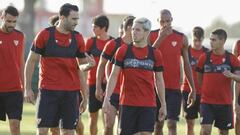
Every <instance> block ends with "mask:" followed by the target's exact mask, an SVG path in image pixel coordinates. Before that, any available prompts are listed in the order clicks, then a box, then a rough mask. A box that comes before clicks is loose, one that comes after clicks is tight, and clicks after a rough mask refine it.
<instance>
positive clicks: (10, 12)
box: [3, 6, 19, 16]
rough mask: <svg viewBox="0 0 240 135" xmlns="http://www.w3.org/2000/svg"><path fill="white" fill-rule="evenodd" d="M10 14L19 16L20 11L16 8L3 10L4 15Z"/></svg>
mask: <svg viewBox="0 0 240 135" xmlns="http://www.w3.org/2000/svg"><path fill="white" fill-rule="evenodd" d="M7 14H10V15H12V16H18V15H19V13H18V10H17V9H16V8H15V7H14V6H7V7H6V8H5V9H4V10H3V15H7Z"/></svg>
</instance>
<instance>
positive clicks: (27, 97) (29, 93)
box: [24, 89, 35, 105]
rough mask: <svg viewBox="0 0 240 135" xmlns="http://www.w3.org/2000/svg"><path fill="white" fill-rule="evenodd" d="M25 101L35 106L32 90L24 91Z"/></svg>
mask: <svg viewBox="0 0 240 135" xmlns="http://www.w3.org/2000/svg"><path fill="white" fill-rule="evenodd" d="M24 101H25V102H27V103H31V104H33V105H34V104H35V98H34V93H33V90H32V89H25V91H24Z"/></svg>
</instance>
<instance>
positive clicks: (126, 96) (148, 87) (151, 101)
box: [114, 44, 163, 107]
mask: <svg viewBox="0 0 240 135" xmlns="http://www.w3.org/2000/svg"><path fill="white" fill-rule="evenodd" d="M114 64H115V65H117V66H120V67H121V69H122V83H121V92H120V105H129V106H144V107H153V106H156V95H155V90H154V72H162V71H163V59H162V55H161V52H160V51H159V50H157V49H154V48H153V47H151V46H149V45H147V46H146V47H144V48H139V47H135V46H134V45H132V44H130V45H122V46H121V47H120V48H119V49H118V51H117V52H116V55H115V57H114Z"/></svg>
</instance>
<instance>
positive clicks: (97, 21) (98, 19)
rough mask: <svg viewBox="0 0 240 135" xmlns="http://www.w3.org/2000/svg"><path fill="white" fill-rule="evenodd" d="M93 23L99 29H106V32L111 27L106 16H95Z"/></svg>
mask: <svg viewBox="0 0 240 135" xmlns="http://www.w3.org/2000/svg"><path fill="white" fill-rule="evenodd" d="M92 23H93V24H94V25H96V26H98V27H100V28H101V29H102V28H104V27H105V28H106V31H108V27H109V20H108V18H107V16H105V15H98V16H95V17H94V18H93V20H92Z"/></svg>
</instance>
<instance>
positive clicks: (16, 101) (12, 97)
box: [0, 91, 23, 121]
mask: <svg viewBox="0 0 240 135" xmlns="http://www.w3.org/2000/svg"><path fill="white" fill-rule="evenodd" d="M22 111H23V93H22V91H16V92H0V120H2V121H6V114H7V116H8V119H17V120H22Z"/></svg>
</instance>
